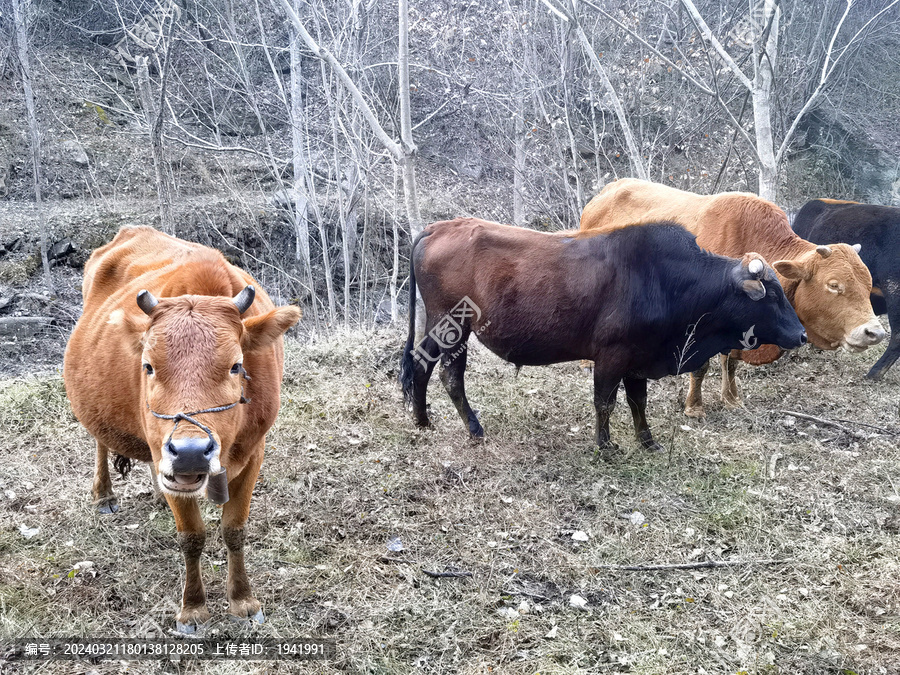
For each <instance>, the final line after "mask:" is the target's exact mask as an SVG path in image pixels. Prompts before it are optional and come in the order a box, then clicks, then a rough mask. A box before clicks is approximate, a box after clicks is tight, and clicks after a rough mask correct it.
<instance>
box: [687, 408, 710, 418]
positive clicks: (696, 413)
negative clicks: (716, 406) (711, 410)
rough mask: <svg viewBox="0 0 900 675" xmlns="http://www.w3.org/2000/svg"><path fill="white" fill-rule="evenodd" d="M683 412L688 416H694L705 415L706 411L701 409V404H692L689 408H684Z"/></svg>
mask: <svg viewBox="0 0 900 675" xmlns="http://www.w3.org/2000/svg"><path fill="white" fill-rule="evenodd" d="M684 414H685V415H687V416H688V417H694V418H698V417H706V411H705V410H704V409H703V406H702V405H694V406H691V407H690V408H685V409H684Z"/></svg>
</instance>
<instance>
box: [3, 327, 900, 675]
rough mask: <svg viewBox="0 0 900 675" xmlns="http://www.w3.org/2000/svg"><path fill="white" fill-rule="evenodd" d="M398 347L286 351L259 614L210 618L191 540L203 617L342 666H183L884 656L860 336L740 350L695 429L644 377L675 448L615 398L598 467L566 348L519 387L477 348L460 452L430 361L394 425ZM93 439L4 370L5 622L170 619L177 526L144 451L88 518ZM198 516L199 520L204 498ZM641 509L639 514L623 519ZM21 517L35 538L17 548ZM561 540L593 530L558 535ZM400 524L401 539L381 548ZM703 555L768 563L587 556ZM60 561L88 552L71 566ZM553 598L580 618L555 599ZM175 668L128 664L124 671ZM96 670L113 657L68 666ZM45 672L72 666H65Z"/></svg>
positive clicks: (676, 391)
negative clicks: (783, 350)
mask: <svg viewBox="0 0 900 675" xmlns="http://www.w3.org/2000/svg"><path fill="white" fill-rule="evenodd" d="M400 344H401V337H400V336H399V334H397V333H387V332H385V333H378V334H359V333H351V334H346V335H335V336H332V337H329V338H327V339H319V340H318V341H316V342H314V343H309V344H301V343H299V342H296V341H295V342H292V343H290V344H289V345H288V364H287V367H286V374H285V375H286V377H285V386H284V391H283V394H284V401H283V408H282V411H281V416H280V418H279V421H278V423H277V425H276V427H275V429H274V430H273V431H272V433H271V434H270V438H269V446H268V449H267V457H266V461H265V464H264V466H263V474H262V476H261V478H260V481H259V484H258V486H257V490H256V495H255V498H254V503H253V506H252V511H251V521H250V528H249V530H250V532H249V538H250V550H249V552H248V568H249V574H250V578H251V581H252V582H253V584H254V587H255V589H256V592H257V594H258V597H259V598H260V600H262V602H263V606H264V608H265V610H266V613H267V617H268V621H267V622H266V623H265V624H264V625H262V626H259V627H256V628H253V629H250V628H245V627H242V626H235V625H233V624H231V623H230V622H229V621H228V620H227V619H226V618H225V617H224V610H225V600H224V584H225V569H224V564H223V561H224V557H225V555H224V546H223V545H222V542H221V538H220V537H219V536H218V535H215V536H212V537H211V538H210V541H209V543H208V546H207V552H206V554H205V557H204V575H205V579H206V582H207V588H208V591H209V596H210V609H211V611H212V612H213V615H214V618H213V621H212V623H211V625H210V627H209V629H208V630H209V634H211V635H228V634H238V633H241V634H246V633H247V632H250V631H252V632H254V633H255V634H257V635H260V636H278V637H288V636H317V637H327V638H332V639H334V640H336V641H337V645H338V653H339V656H338V658H337V660H335V661H333V662H330V663H320V664H311V665H306V666H302V667H299V666H293V667H291V666H288V665H286V664H277V663H268V664H252V665H249V664H240V663H237V662H232V663H225V664H211V663H210V662H201V663H193V664H191V663H189V664H187V665H182V666H180V667H178V668H177V672H185V673H194V672H207V671H208V672H216V673H219V672H221V673H230V672H247V670H248V669H249V670H250V671H251V672H260V673H262V672H289V671H290V672H322V673H331V672H338V671H342V672H343V671H347V672H355V673H385V674H395V673H486V672H489V671H490V672H494V673H523V674H524V673H536V672H539V673H646V674H650V673H666V674H680V673H739V672H745V673H784V674H791V675H794V674H802V675H819V674H822V673H851V672H855V673H860V674H861V673H872V674H875V673H897V672H898V669H900V616H898V615H900V580H898V567H900V560H898V549H897V546H896V536H897V530H898V528H900V519H898V512H897V509H898V503H900V496H898V493H897V491H896V490H895V485H896V484H897V480H898V479H896V478H895V476H896V475H897V474H898V464H900V451H898V448H897V443H896V438H897V437H896V436H890V435H883V434H882V435H876V434H875V430H874V429H872V428H869V427H865V426H861V425H860V424H859V423H868V424H872V425H876V426H878V427H882V428H885V429H890V430H895V429H897V428H898V427H900V424H898V420H897V407H896V406H897V399H896V396H895V393H896V391H897V383H898V378H900V371H894V372H891V373H889V374H888V376H887V378H886V380H885V381H884V382H881V383H871V382H867V381H864V380H863V379H862V376H863V375H864V373H865V372H866V370H867V369H868V367H869V366H870V365H871V363H873V362H874V360H875V358H877V355H878V354H877V353H871V352H870V353H865V354H861V355H851V354H844V353H840V354H823V353H815V352H813V351H812V350H810V349H804V350H802V351H801V352H800V353H798V354H793V355H789V356H788V357H786V358H784V359H782V361H781V362H779V363H777V364H775V365H774V366H767V367H762V368H756V369H750V368H745V369H743V370H742V371H741V379H742V386H743V392H744V397H745V402H746V408H745V409H742V410H739V411H736V412H728V411H725V410H724V409H723V408H722V407H721V404H720V403H719V402H718V397H717V396H716V395H715V393H714V390H715V388H716V387H715V385H716V384H717V378H715V377H711V378H710V380H709V386H708V390H709V395H708V398H707V410H708V415H709V416H708V417H707V419H706V420H705V421H702V422H697V421H695V420H689V419H687V418H685V417H684V416H683V415H682V414H681V401H680V400H679V398H680V397H682V398H683V388H684V385H685V383H684V382H683V380H681V379H677V378H668V379H666V380H663V381H661V382H658V383H653V384H651V389H650V416H651V424H652V425H653V428H654V430H655V432H656V434H657V437H658V438H659V440H661V441H662V442H664V443H665V444H666V445H667V447H668V450H669V451H668V452H667V453H662V454H653V455H650V454H647V453H645V452H643V451H641V450H640V449H639V448H638V447H637V444H636V443H635V442H634V441H633V440H632V434H631V421H630V414H629V413H628V410H627V406H625V405H624V403H622V404H621V405H620V406H619V408H617V411H616V414H615V415H614V420H613V436H614V439H615V440H617V441H618V442H619V443H620V445H621V446H622V450H621V451H620V452H619V453H618V454H617V455H616V456H615V457H612V458H597V457H595V456H594V455H593V452H592V447H591V444H592V434H593V412H592V408H591V393H590V390H591V380H590V378H587V377H585V376H584V375H583V374H582V373H581V372H579V370H578V368H577V367H576V365H575V364H564V365H560V366H556V367H549V368H526V369H524V370H523V371H522V373H521V374H520V375H519V377H518V378H516V377H515V375H514V369H513V368H512V366H510V365H508V364H506V363H503V362H501V361H500V360H499V359H497V358H496V357H494V356H493V355H491V354H490V353H488V352H486V351H485V350H484V349H481V348H478V349H473V353H472V355H471V356H470V367H469V372H468V374H469V378H468V384H469V387H468V391H469V396H470V399H471V401H472V403H473V405H474V406H475V407H476V408H479V409H480V411H481V413H480V416H481V420H482V423H483V424H484V427H485V430H486V432H487V440H486V441H485V442H484V443H483V444H478V445H476V444H472V443H470V442H469V441H468V440H467V439H466V436H465V431H464V427H463V424H462V422H461V421H460V420H459V419H458V418H457V416H456V413H455V410H454V409H453V407H452V405H451V403H450V401H449V398H448V397H447V395H446V393H445V392H444V391H443V389H442V387H441V386H440V383H439V381H438V380H437V378H436V377H435V378H434V379H433V381H432V384H431V387H430V389H429V394H430V401H431V407H432V415H433V418H434V422H435V424H434V428H433V429H430V430H425V431H422V430H418V429H416V428H415V427H414V426H413V424H412V421H411V419H410V417H409V416H408V415H407V414H406V413H405V411H404V410H403V408H402V404H401V399H400V394H399V391H398V389H397V387H396V385H395V381H394V377H395V372H394V371H395V370H396V364H397V360H398V357H399V345H400ZM879 351H880V350H879ZM783 409H788V410H796V411H803V412H806V413H809V414H812V415H817V416H820V417H825V418H829V419H842V420H854V421H853V422H850V423H848V424H847V426H849V427H851V428H852V429H854V430H858V431H863V432H865V434H866V436H869V437H867V438H854V437H852V436H850V435H848V434H845V433H843V432H841V431H839V430H837V429H833V428H828V427H821V426H820V427H819V428H815V427H813V426H812V425H811V424H810V423H808V422H804V421H802V420H796V421H794V423H793V425H790V420H788V419H787V418H786V416H785V415H784V414H783V413H780V412H777V411H779V410H783ZM682 425H684V426H685V427H689V429H685V428H683V427H682ZM92 452H93V445H92V442H91V439H90V437H89V436H88V434H87V433H86V432H85V431H84V430H83V429H82V428H81V427H80V426H79V425H78V424H77V423H76V422H75V420H74V418H73V417H72V416H71V413H70V412H68V406H67V403H66V400H65V396H64V393H63V389H62V384H61V381H60V379H59V377H58V376H53V375H49V376H41V377H25V378H18V379H8V380H5V381H2V382H0V456H2V457H3V459H4V461H3V462H2V465H0V612H2V615H0V635H2V636H5V637H11V636H38V635H42V636H61V637H64V636H94V637H101V636H102V637H119V636H122V637H124V636H135V637H149V636H165V635H167V634H168V631H169V630H170V628H171V627H172V624H173V615H174V612H175V609H176V605H177V602H178V601H179V597H180V584H181V581H182V574H183V571H182V565H181V562H180V555H179V553H178V549H177V546H176V543H175V537H174V525H173V523H172V518H171V516H170V514H169V513H168V512H167V511H166V510H165V509H162V508H160V507H159V506H158V505H156V504H155V502H154V501H153V499H152V494H151V492H150V486H149V472H148V471H147V469H146V468H144V467H139V468H137V469H136V470H135V471H134V472H133V473H132V475H131V477H130V478H129V479H128V480H127V481H122V480H120V479H116V481H115V487H116V490H117V492H118V494H119V501H120V504H121V506H122V509H121V511H120V512H119V514H117V515H115V516H103V517H101V516H99V515H96V514H95V513H94V511H93V508H92V507H91V504H90V480H91V474H92V465H93V457H92ZM773 455H780V457H776V461H775V463H774V465H773V463H772V458H773ZM772 468H774V471H771V469H772ZM7 491H12V492H13V493H15V494H14V496H13V497H10V496H9V493H8V492H7ZM4 492H7V495H6V496H3V494H2V493H4ZM204 508H205V510H206V513H207V515H208V522H212V523H213V524H214V523H215V520H216V518H217V514H216V509H215V508H213V507H211V506H208V505H205V506H204ZM635 511H639V512H640V513H641V514H643V516H644V517H645V519H646V520H645V523H644V524H643V525H640V526H639V525H635V524H634V523H633V522H632V520H631V519H630V518H629V517H630V516H631V515H632V514H633V513H634V512H635ZM22 524H25V525H27V526H29V527H39V528H40V532H39V534H38V535H37V536H35V537H33V538H31V539H25V538H24V537H23V536H22V535H21V534H20V533H19V526H20V525H22ZM576 531H582V532H584V533H586V534H587V535H588V540H587V541H585V542H578V541H576V540H574V539H573V538H572V534H573V533H574V532H576ZM395 537H400V538H401V540H402V542H403V545H404V547H405V550H403V551H401V552H389V551H388V550H387V542H388V541H389V540H391V539H392V538H395ZM389 558H393V559H395V560H393V561H390V560H388V559H389ZM706 559H712V560H742V561H753V560H763V559H766V560H768V559H777V560H779V561H783V562H780V563H778V564H774V565H753V564H749V565H737V566H734V567H730V568H718V569H697V570H690V571H666V572H631V571H621V570H614V569H609V568H607V567H604V566H605V565H617V564H647V563H683V562H690V561H702V560H706ZM82 560H90V561H93V562H94V566H93V567H92V568H91V569H90V570H89V571H88V572H77V573H75V574H74V575H72V576H70V572H71V570H72V569H73V565H74V564H75V563H77V562H79V561H82ZM423 570H429V571H438V572H441V571H445V570H456V571H465V572H471V574H472V576H471V577H465V578H437V579H435V578H431V577H429V576H427V575H426V574H425V573H424V572H423ZM573 594H577V595H579V596H581V597H583V598H584V599H585V600H586V601H587V606H586V608H585V609H576V608H574V607H572V606H570V603H569V599H570V597H571V596H572V595H573ZM548 634H549V635H551V636H553V637H548ZM0 659H2V655H0ZM2 668H7V669H11V670H12V671H13V672H15V671H16V669H17V668H22V666H21V665H20V664H12V663H7V664H6V665H5V666H0V669H2ZM173 668H174V667H166V668H163V666H161V665H158V664H157V663H154V662H140V663H132V664H131V666H130V667H129V672H135V673H145V672H158V671H159V670H166V671H167V672H174V671H173ZM90 669H95V670H96V671H98V672H100V673H113V672H119V671H120V665H119V664H114V663H101V664H99V665H96V666H88V665H87V664H84V665H83V666H81V668H80V670H79V671H78V672H84V671H85V670H90ZM39 670H40V672H42V673H68V672H73V670H72V664H68V663H54V664H45V665H44V666H42V667H41V668H40V669H39Z"/></svg>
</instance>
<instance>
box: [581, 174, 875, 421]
mask: <svg viewBox="0 0 900 675" xmlns="http://www.w3.org/2000/svg"><path fill="white" fill-rule="evenodd" d="M660 220H671V221H674V222H677V223H679V224H680V225H682V226H683V227H685V228H686V229H688V230H689V231H691V232H692V233H694V234H695V235H696V236H697V243H698V244H699V245H700V246H701V247H703V248H705V249H707V250H709V251H712V252H714V253H719V254H720V255H727V256H731V257H739V256H741V255H743V254H744V253H746V252H747V251H756V252H758V253H759V254H760V255H762V256H763V257H764V258H765V259H766V260H769V261H775V262H773V263H772V267H773V268H774V269H775V271H776V273H777V274H778V280H779V281H780V282H781V285H782V286H783V287H784V291H785V293H786V295H787V297H788V299H789V300H790V302H791V305H792V306H793V307H794V310H795V311H796V312H797V316H798V317H799V318H800V321H801V322H802V323H803V325H804V326H805V328H806V330H807V333H808V335H809V340H810V342H811V343H813V344H814V345H816V346H817V347H819V348H820V349H837V348H838V347H840V346H841V345H842V344H845V343H847V341H848V339H849V337H850V336H851V334H853V335H856V333H855V331H858V330H859V328H860V327H861V326H863V325H865V324H867V323H869V322H872V321H874V320H875V315H874V313H873V312H872V307H871V305H870V303H869V293H870V291H871V289H872V277H871V275H870V274H869V270H868V269H867V268H866V266H865V265H864V264H863V262H862V260H860V258H859V254H858V253H857V252H856V251H854V250H853V248H852V247H851V246H849V245H848V244H832V245H830V248H831V250H832V254H831V255H830V256H829V257H827V258H826V257H823V256H822V255H820V254H819V253H817V252H816V249H817V246H816V244H813V243H812V242H809V241H806V240H805V239H801V238H800V237H799V236H797V235H796V234H795V233H794V232H793V230H791V227H790V224H789V223H788V219H787V216H786V215H785V213H784V211H782V210H781V209H780V208H778V207H777V206H776V205H775V204H773V203H772V202H769V201H766V200H765V199H762V198H760V197H758V196H756V195H754V194H751V193H746V192H724V193H721V194H716V195H698V194H694V193H692V192H685V191H683V190H678V189H676V188H672V187H668V186H666V185H659V184H656V183H650V182H647V181H643V180H638V179H635V178H623V179H621V180H617V181H615V182H613V183H610V184H609V185H607V186H606V187H605V188H603V190H602V191H601V192H600V194H598V195H597V196H595V197H594V198H593V199H592V200H591V201H590V202H589V203H588V204H587V206H585V207H584V211H583V212H582V214H581V230H582V231H584V232H597V233H605V232H610V231H612V230H616V229H619V228H621V227H625V226H627V225H631V224H645V223H652V222H657V221H660ZM832 281H835V282H837V284H838V285H839V288H840V292H839V293H833V292H831V291H829V290H828V288H827V285H828V283H829V282H832ZM763 348H764V351H762V352H759V350H756V352H753V351H751V352H744V351H738V350H735V351H734V352H733V353H732V357H733V358H741V359H742V360H745V361H747V362H750V363H752V364H754V365H758V364H760V363H769V362H771V361H774V360H775V359H777V358H778V356H780V354H781V350H779V349H777V348H771V347H770V346H766V345H764V346H763ZM724 388H725V387H724V386H723V390H724ZM727 388H728V389H729V390H734V391H736V387H735V385H734V383H733V382H731V383H728V384H727ZM696 401H698V402H699V394H698V395H697V398H696ZM736 402H737V401H735V403H736ZM689 404H690V400H689ZM697 412H701V413H702V407H701V406H700V405H699V403H697Z"/></svg>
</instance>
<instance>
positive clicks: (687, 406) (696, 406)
mask: <svg viewBox="0 0 900 675" xmlns="http://www.w3.org/2000/svg"><path fill="white" fill-rule="evenodd" d="M708 370H709V361H707V362H706V363H704V364H703V365H702V366H700V367H699V368H698V369H697V370H695V371H694V372H693V373H691V384H690V386H689V387H688V393H687V398H686V399H685V401H684V414H685V415H687V416H688V417H703V416H705V415H706V411H705V410H704V409H703V378H704V377H706V373H707V371H708Z"/></svg>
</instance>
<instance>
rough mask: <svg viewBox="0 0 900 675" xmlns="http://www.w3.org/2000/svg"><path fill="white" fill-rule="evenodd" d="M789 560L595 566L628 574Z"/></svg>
mask: <svg viewBox="0 0 900 675" xmlns="http://www.w3.org/2000/svg"><path fill="white" fill-rule="evenodd" d="M787 562H790V561H789V560H704V561H703V562H695V563H674V564H670V565H594V567H598V568H600V569H604V570H623V571H627V572H668V571H672V570H698V569H704V568H709V567H739V566H743V565H781V564H782V563H787Z"/></svg>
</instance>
